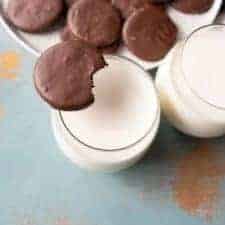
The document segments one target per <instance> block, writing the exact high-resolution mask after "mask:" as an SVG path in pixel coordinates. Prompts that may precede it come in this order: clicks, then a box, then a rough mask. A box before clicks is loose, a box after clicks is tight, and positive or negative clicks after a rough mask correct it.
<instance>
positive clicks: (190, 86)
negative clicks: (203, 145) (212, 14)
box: [156, 25, 225, 137]
mask: <svg viewBox="0 0 225 225" xmlns="http://www.w3.org/2000/svg"><path fill="white" fill-rule="evenodd" d="M224 39H225V26H224V25H211V26H207V27H203V28H201V29H199V30H197V31H195V32H194V33H193V34H192V35H191V36H190V37H189V38H187V39H186V40H184V41H183V42H181V43H179V44H178V45H177V46H176V47H175V48H174V50H173V52H172V53H171V54H170V56H169V57H168V61H167V63H166V64H165V65H163V66H162V67H161V68H160V69H159V71H158V74H157V81H156V83H157V89H158V91H159V94H160V99H161V105H162V108H163V110H164V113H165V115H166V117H167V118H168V120H169V121H170V122H171V123H172V124H173V125H174V126H175V127H176V128H177V129H179V130H181V131H183V132H184V133H186V134H190V135H193V136H197V137H216V136H221V135H223V134H224V133H225V62H224V59H225V42H224Z"/></svg>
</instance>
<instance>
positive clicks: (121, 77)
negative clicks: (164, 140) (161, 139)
mask: <svg viewBox="0 0 225 225" xmlns="http://www.w3.org/2000/svg"><path fill="white" fill-rule="evenodd" d="M106 61H107V63H108V66H107V67H105V68H104V69H102V70H100V71H98V72H97V73H96V74H95V75H94V83H95V88H94V89H93V91H94V95H95V102H94V103H93V104H92V105H91V106H89V107H88V108H86V109H84V110H80V111H72V112H64V111H53V112H52V122H53V123H52V124H53V129H54V134H55V137H56V139H57V142H58V144H59V146H60V147H61V149H62V151H63V152H64V153H65V155H66V156H67V157H68V158H70V159H71V160H72V161H73V162H74V163H76V164H77V165H79V166H80V167H82V168H87V169H92V170H96V171H103V172H113V171H118V170H121V169H124V168H127V167H129V166H131V165H133V164H135V163H136V162H137V161H138V160H139V159H141V158H142V157H143V155H144V154H145V153H146V152H147V151H148V150H149V146H150V145H151V143H152V142H153V140H154V138H155V136H156V133H157V131H158V127H159V122H160V107H159V101H158V98H157V94H156V90H155V87H154V84H153V81H152V79H151V77H150V75H149V74H148V73H147V72H145V71H144V70H143V69H142V68H141V67H140V66H138V65H137V64H135V63H134V62H132V61H130V60H128V59H125V58H122V57H117V56H107V57H106Z"/></svg>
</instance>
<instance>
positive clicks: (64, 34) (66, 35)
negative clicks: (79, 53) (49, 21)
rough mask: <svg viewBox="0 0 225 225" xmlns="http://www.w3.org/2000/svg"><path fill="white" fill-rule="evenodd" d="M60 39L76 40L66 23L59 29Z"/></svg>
mask: <svg viewBox="0 0 225 225" xmlns="http://www.w3.org/2000/svg"><path fill="white" fill-rule="evenodd" d="M60 39H61V40H62V41H70V40H77V39H78V38H77V37H76V36H75V35H74V34H73V33H72V31H71V30H70V28H69V27H68V26H67V25H66V26H65V27H63V28H62V29H61V30H60Z"/></svg>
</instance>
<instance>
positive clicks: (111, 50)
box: [99, 41, 120, 54]
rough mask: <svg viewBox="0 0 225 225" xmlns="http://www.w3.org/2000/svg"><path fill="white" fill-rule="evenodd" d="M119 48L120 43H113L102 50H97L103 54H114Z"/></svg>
mask: <svg viewBox="0 0 225 225" xmlns="http://www.w3.org/2000/svg"><path fill="white" fill-rule="evenodd" d="M119 47H120V41H116V42H115V43H113V44H111V45H108V46H105V47H103V48H99V50H100V51H101V52H102V53H103V54H114V53H116V51H117V50H118V48H119Z"/></svg>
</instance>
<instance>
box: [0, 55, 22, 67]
mask: <svg viewBox="0 0 225 225" xmlns="http://www.w3.org/2000/svg"><path fill="white" fill-rule="evenodd" d="M19 66H20V56H19V54H18V53H16V52H14V51H7V52H4V53H1V54H0V67H1V69H2V70H15V69H17V68H18V67H19Z"/></svg>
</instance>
